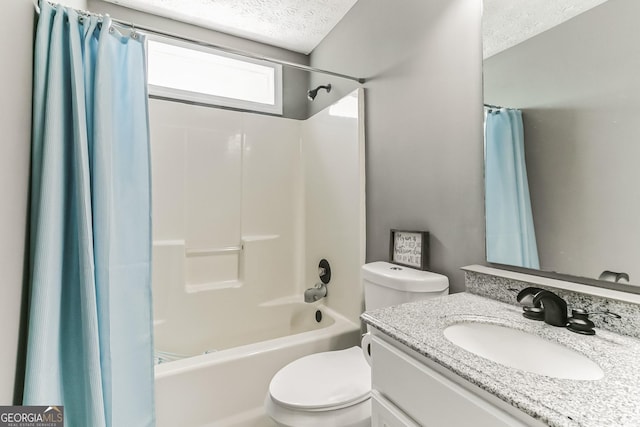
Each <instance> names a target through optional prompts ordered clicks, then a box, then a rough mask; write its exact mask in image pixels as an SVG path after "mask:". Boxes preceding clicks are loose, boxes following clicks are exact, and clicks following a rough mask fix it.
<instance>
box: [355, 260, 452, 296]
mask: <svg viewBox="0 0 640 427" xmlns="http://www.w3.org/2000/svg"><path fill="white" fill-rule="evenodd" d="M362 279H363V280H366V281H369V282H372V283H375V284H377V285H380V286H385V287H388V288H392V289H396V290H399V291H405V292H442V291H444V290H446V289H448V288H449V279H448V278H447V276H443V275H442V274H438V273H433V272H431V271H421V270H416V269H414V268H409V267H405V266H402V265H396V264H391V263H388V262H384V261H377V262H372V263H369V264H365V265H363V266H362Z"/></svg>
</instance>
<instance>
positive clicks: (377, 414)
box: [371, 390, 420, 427]
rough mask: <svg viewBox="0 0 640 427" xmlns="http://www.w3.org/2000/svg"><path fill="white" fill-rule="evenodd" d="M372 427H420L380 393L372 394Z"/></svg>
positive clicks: (373, 392) (374, 392)
mask: <svg viewBox="0 0 640 427" xmlns="http://www.w3.org/2000/svg"><path fill="white" fill-rule="evenodd" d="M371 427H420V426H419V425H418V424H416V423H415V422H414V421H413V420H412V419H411V418H409V417H408V416H407V414H405V413H404V412H402V411H401V410H400V409H398V408H396V407H395V406H394V405H393V403H391V402H389V401H388V400H387V399H385V398H384V397H383V396H382V395H381V394H380V393H379V392H377V391H376V390H373V391H372V392H371Z"/></svg>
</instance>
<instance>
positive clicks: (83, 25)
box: [23, 1, 155, 427]
mask: <svg viewBox="0 0 640 427" xmlns="http://www.w3.org/2000/svg"><path fill="white" fill-rule="evenodd" d="M34 61H35V64H34V100H33V103H34V108H33V137H32V138H33V141H32V187H31V192H32V196H31V197H32V200H31V225H30V227H31V231H30V235H31V253H30V259H31V265H30V272H31V277H30V281H31V287H30V309H29V310H30V311H29V329H28V338H27V341H28V342H27V363H26V376H25V391H24V398H23V402H24V404H25V405H64V409H65V421H66V422H65V426H67V427H103V426H104V427H111V426H114V427H120V426H127V427H142V426H145V427H146V426H153V425H154V424H155V415H154V412H155V411H154V397H153V355H152V348H153V345H152V315H151V282H150V280H151V277H150V276H151V208H150V197H151V196H150V194H151V192H150V166H149V125H148V112H147V110H148V107H147V86H146V63H145V47H144V39H143V37H142V36H141V35H139V34H135V33H131V32H130V31H128V30H122V31H120V30H118V29H117V28H116V27H114V26H112V22H111V21H110V19H109V18H108V17H105V18H104V19H99V18H98V17H96V16H87V15H84V14H83V15H80V16H79V15H78V12H76V11H74V10H72V9H69V8H65V7H62V6H55V7H54V6H52V5H50V4H49V3H48V2H46V1H42V2H41V11H40V17H39V21H38V27H37V35H36V44H35V57H34Z"/></svg>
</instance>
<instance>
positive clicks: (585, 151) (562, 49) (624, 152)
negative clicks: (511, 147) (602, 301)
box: [484, 0, 640, 284]
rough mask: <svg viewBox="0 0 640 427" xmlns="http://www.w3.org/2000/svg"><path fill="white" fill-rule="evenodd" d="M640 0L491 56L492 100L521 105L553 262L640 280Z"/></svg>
mask: <svg viewBox="0 0 640 427" xmlns="http://www.w3.org/2000/svg"><path fill="white" fill-rule="evenodd" d="M638 16H640V2H638V1H637V0H616V1H609V2H606V3H604V4H602V5H600V6H598V7H596V8H594V9H592V10H590V11H588V12H586V13H583V14H581V15H579V16H577V17H576V18H574V19H572V20H570V21H567V22H565V23H564V24H562V25H560V26H557V27H555V28H553V29H551V30H549V31H547V32H544V33H542V34H540V35H538V36H536V37H533V38H531V39H529V40H527V41H526V42H524V43H521V44H519V45H517V46H514V47H513V48H510V49H508V50H506V51H504V52H502V53H499V54H497V55H495V56H493V57H491V58H488V59H487V60H486V61H485V65H484V76H485V80H484V81H485V100H486V101H487V102H488V103H491V104H498V105H504V106H509V107H515V108H521V109H522V111H523V120H524V128H525V155H526V161H527V169H528V175H529V187H530V192H531V200H532V205H533V216H534V224H535V228H536V237H537V241H538V249H539V253H540V262H541V267H542V269H543V270H548V271H556V272H559V273H566V274H573V275H577V276H585V277H590V278H597V277H598V275H599V274H600V273H601V272H602V271H603V270H613V271H625V272H627V273H629V274H630V276H631V279H632V280H631V281H632V283H636V284H640V265H638V259H640V242H639V241H638V239H637V238H636V236H638V233H639V231H640V230H639V228H640V227H639V226H638V217H639V216H640V190H639V188H640V187H639V186H638V183H639V182H640V169H639V168H638V166H637V165H638V159H640V144H638V139H639V137H640V120H639V118H640V78H639V76H640V56H639V55H638V53H639V50H638V40H640V26H638V23H637V17H638Z"/></svg>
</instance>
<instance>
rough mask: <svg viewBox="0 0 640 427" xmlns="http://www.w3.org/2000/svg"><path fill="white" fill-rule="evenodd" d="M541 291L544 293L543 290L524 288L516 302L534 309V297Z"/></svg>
mask: <svg viewBox="0 0 640 427" xmlns="http://www.w3.org/2000/svg"><path fill="white" fill-rule="evenodd" d="M541 291H543V289H540V288H534V287H529V288H524V289H523V290H521V291H520V292H518V295H517V296H516V300H517V301H518V302H519V303H520V304H522V305H524V306H528V307H533V297H534V296H535V295H536V294H537V293H538V292H541Z"/></svg>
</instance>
